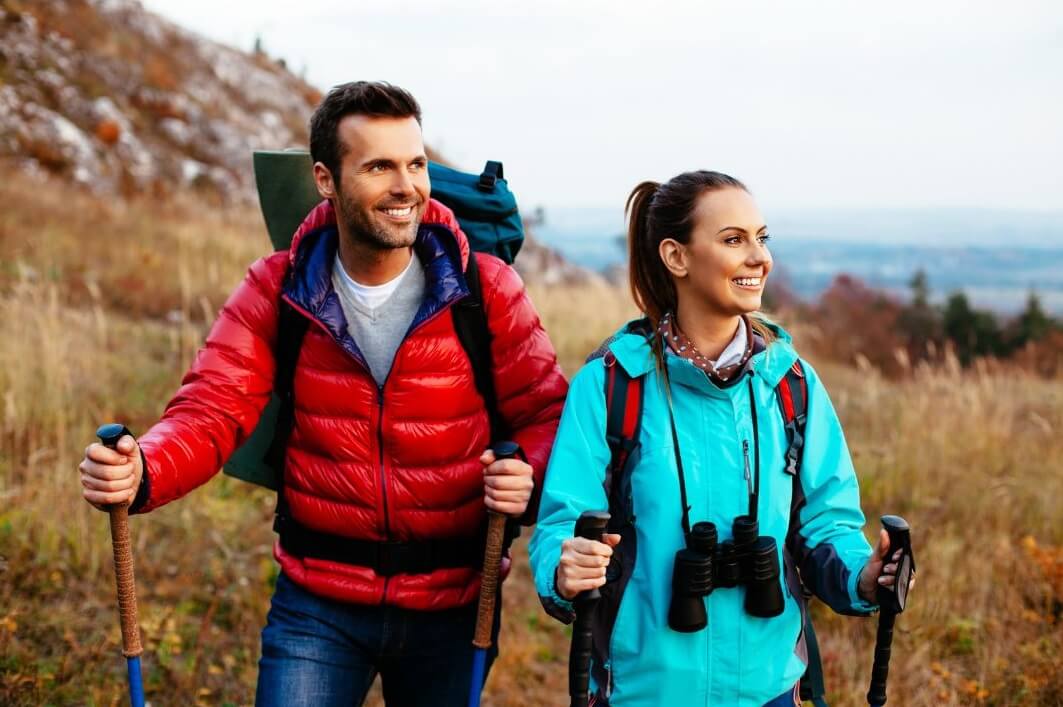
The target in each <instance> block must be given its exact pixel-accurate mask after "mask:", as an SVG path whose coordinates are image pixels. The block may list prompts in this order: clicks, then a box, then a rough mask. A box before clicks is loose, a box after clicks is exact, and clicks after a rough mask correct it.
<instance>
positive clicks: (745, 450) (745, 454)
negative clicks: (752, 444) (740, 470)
mask: <svg viewBox="0 0 1063 707" xmlns="http://www.w3.org/2000/svg"><path fill="white" fill-rule="evenodd" d="M742 460H743V464H744V467H745V471H744V474H743V476H745V479H746V488H747V489H749V495H750V496H752V495H753V475H752V474H751V473H750V471H749V440H748V439H744V440H742Z"/></svg>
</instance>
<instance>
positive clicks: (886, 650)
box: [867, 610, 897, 707]
mask: <svg viewBox="0 0 1063 707" xmlns="http://www.w3.org/2000/svg"><path fill="white" fill-rule="evenodd" d="M896 620H897V614H896V613H894V612H892V611H888V610H883V612H882V614H881V615H880V616H879V618H878V635H877V636H876V638H875V663H874V665H873V666H872V668H871V687H870V688H868V691H867V703H868V704H869V705H871V707H882V705H884V704H886V679H887V678H888V677H889V672H890V651H891V650H892V646H893V624H894V622H895V621H896Z"/></svg>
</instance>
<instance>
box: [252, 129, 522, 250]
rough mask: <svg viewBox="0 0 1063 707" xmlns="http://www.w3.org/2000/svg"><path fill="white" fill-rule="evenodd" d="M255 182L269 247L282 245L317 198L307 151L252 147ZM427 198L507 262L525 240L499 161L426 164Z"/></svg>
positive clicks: (478, 245)
mask: <svg viewBox="0 0 1063 707" xmlns="http://www.w3.org/2000/svg"><path fill="white" fill-rule="evenodd" d="M254 165H255V183H256V184H257V185H258V200H259V203H260V204H261V206H262V216H263V217H264V218H265V219H266V228H267V230H269V239H270V241H271V242H272V243H273V249H274V250H287V249H288V246H289V245H291V242H292V235H293V234H294V233H295V231H296V229H297V228H299V224H301V223H302V222H303V219H304V218H306V215H307V214H308V213H310V210H311V209H313V208H314V207H315V206H317V205H318V204H319V203H321V196H320V195H319V194H318V193H317V186H316V185H315V184H314V179H313V162H311V160H310V153H309V152H307V151H306V150H263V151H259V152H255V155H254ZM428 178H429V179H430V180H431V182H432V198H433V199H436V200H438V201H441V202H442V203H443V204H445V205H446V206H448V207H449V208H450V210H451V211H453V212H454V215H455V216H456V217H457V219H458V223H460V224H461V230H462V231H464V233H465V235H466V237H468V239H469V245H470V247H472V249H473V250H474V251H476V252H478V253H490V254H491V255H495V256H498V257H499V258H501V259H502V260H504V261H505V262H506V263H508V264H510V265H512V264H513V259H514V258H516V257H517V253H518V252H519V251H520V247H521V245H522V244H523V243H524V226H523V224H522V222H521V219H520V211H519V210H518V209H517V199H516V197H514V196H513V192H511V191H510V190H509V185H508V183H507V182H506V180H505V179H504V178H503V176H502V163H501V162H493V161H492V162H488V163H487V164H486V165H485V166H484V170H483V172H481V173H480V174H467V173H465V172H459V171H458V170H456V169H452V168H450V167H445V166H444V165H441V164H438V163H436V162H429V163H428Z"/></svg>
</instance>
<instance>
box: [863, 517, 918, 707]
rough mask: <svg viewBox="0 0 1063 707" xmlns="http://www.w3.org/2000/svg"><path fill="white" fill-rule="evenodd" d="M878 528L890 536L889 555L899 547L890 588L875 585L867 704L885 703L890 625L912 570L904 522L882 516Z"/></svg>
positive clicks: (902, 605)
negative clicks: (872, 657) (875, 617)
mask: <svg viewBox="0 0 1063 707" xmlns="http://www.w3.org/2000/svg"><path fill="white" fill-rule="evenodd" d="M882 527H884V528H885V529H886V533H888V534H889V538H890V549H889V555H890V556H891V557H892V556H893V553H895V552H897V550H901V551H902V554H901V557H900V558H899V559H898V560H897V575H896V579H895V580H894V583H893V587H883V586H882V585H879V587H878V603H879V606H880V607H881V609H880V612H879V617H878V635H877V636H876V638H875V662H874V665H873V667H872V668H871V687H870V688H869V689H868V691H867V704H868V705H870V706H871V707H882V705H885V704H886V678H887V677H888V676H889V671H890V651H891V649H892V644H893V625H894V622H895V621H896V620H897V614H899V613H901V612H902V611H904V608H905V606H906V605H907V603H908V581H909V580H910V579H911V577H912V573H913V572H915V558H914V557H913V556H912V537H911V529H910V528H909V526H908V522H907V521H906V520H904V518H901V517H900V516H882Z"/></svg>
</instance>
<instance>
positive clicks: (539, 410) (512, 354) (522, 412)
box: [477, 254, 568, 525]
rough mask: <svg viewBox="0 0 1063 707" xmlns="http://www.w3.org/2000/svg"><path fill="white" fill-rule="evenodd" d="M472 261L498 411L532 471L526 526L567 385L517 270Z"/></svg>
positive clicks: (482, 259)
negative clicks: (477, 272) (479, 285)
mask: <svg viewBox="0 0 1063 707" xmlns="http://www.w3.org/2000/svg"><path fill="white" fill-rule="evenodd" d="M477 263H478V264H479V266H480V272H481V278H482V282H483V283H484V284H485V285H486V286H485V287H484V288H483V293H484V307H485V310H486V312H487V324H488V328H489V329H490V331H491V337H492V343H491V355H492V358H493V361H494V377H495V391H496V393H497V395H498V407H499V413H500V414H501V416H502V418H503V420H504V421H505V422H506V424H507V425H508V426H509V428H510V430H512V433H513V435H512V436H513V441H514V442H517V443H518V444H519V445H520V446H521V448H522V449H523V450H524V453H525V454H526V455H527V457H528V462H529V463H530V464H531V466H532V469H534V470H535V491H534V492H533V494H532V499H531V501H530V502H529V503H528V509H527V511H525V514H524V516H523V517H522V518H521V522H522V523H524V524H525V525H531V524H532V523H534V522H535V517H536V515H537V513H538V505H539V496H540V495H541V493H542V487H543V475H544V473H545V470H546V462H547V460H548V459H549V457H550V449H551V447H552V446H553V443H554V435H555V434H557V423H558V420H559V419H560V417H561V408H562V406H563V404H564V401H565V393H566V392H567V390H568V383H567V382H566V381H565V377H564V375H562V373H561V367H560V366H559V365H558V363H557V354H556V353H555V352H554V347H553V345H552V344H551V343H550V338H549V337H548V336H547V335H546V331H544V330H543V327H542V324H541V322H540V321H539V314H538V313H537V312H536V311H535V307H534V306H532V303H531V300H530V299H529V298H528V294H527V292H525V290H524V283H523V282H522V281H521V279H520V276H519V275H517V272H516V271H515V270H514V269H513V268H511V267H509V266H508V265H506V264H505V263H503V262H502V261H501V260H499V259H498V258H495V257H493V256H490V255H484V254H478V256H477ZM487 283H490V284H487Z"/></svg>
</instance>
